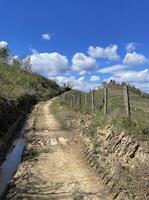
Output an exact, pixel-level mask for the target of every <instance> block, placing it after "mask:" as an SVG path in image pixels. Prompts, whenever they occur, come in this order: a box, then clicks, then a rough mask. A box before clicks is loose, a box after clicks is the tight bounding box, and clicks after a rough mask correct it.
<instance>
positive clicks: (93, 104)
mask: <svg viewBox="0 0 149 200" xmlns="http://www.w3.org/2000/svg"><path fill="white" fill-rule="evenodd" d="M94 92H95V91H94V90H92V112H95V93H94Z"/></svg>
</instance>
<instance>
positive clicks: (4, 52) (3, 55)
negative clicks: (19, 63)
mask: <svg viewBox="0 0 149 200" xmlns="http://www.w3.org/2000/svg"><path fill="white" fill-rule="evenodd" d="M9 57H10V51H9V49H8V48H7V46H5V47H0V60H1V61H2V62H5V63H7V62H8V60H9Z"/></svg>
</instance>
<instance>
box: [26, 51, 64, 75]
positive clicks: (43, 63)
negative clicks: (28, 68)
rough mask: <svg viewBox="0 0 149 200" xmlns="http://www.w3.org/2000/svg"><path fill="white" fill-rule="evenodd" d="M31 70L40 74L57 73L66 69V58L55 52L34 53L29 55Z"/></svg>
mask: <svg viewBox="0 0 149 200" xmlns="http://www.w3.org/2000/svg"><path fill="white" fill-rule="evenodd" d="M30 60H31V65H32V70H33V71H34V72H38V73H41V74H44V73H45V74H46V73H50V74H57V73H62V72H66V71H68V59H67V57H66V56H63V55H61V54H59V53H57V52H52V53H37V52H36V53H35V54H33V55H31V56H30Z"/></svg>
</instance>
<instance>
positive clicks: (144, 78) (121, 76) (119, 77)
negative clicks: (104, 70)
mask: <svg viewBox="0 0 149 200" xmlns="http://www.w3.org/2000/svg"><path fill="white" fill-rule="evenodd" d="M113 79H114V80H116V81H118V82H129V83H132V82H138V83H141V82H142V83H143V82H149V70H148V69H145V70H142V71H121V72H116V73H115V75H114V76H113Z"/></svg>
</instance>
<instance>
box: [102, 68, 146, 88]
mask: <svg viewBox="0 0 149 200" xmlns="http://www.w3.org/2000/svg"><path fill="white" fill-rule="evenodd" d="M111 79H112V80H115V81H117V82H120V83H121V82H127V83H129V84H132V85H134V86H135V87H137V88H139V89H141V90H143V91H145V92H149V69H145V70H141V71H133V70H128V71H120V72H115V73H114V74H113V76H112V77H110V78H109V79H107V80H105V81H110V80H111Z"/></svg>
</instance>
